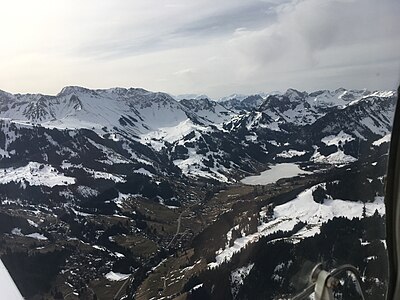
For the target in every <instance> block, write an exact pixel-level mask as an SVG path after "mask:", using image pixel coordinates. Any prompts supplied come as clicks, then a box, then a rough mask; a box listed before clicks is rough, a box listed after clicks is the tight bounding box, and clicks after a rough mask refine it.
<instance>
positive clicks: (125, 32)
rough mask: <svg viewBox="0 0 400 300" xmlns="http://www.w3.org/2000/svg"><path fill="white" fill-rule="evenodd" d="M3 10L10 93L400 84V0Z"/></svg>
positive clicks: (85, 4) (54, 5) (51, 4)
mask: <svg viewBox="0 0 400 300" xmlns="http://www.w3.org/2000/svg"><path fill="white" fill-rule="evenodd" d="M2 11H3V17H2V18H1V19H0V36H1V37H2V38H1V39H0V49H1V51H0V68H1V70H2V71H3V72H2V73H1V74H0V82H1V85H0V89H4V90H9V91H11V92H45V93H56V92H58V91H59V90H60V89H61V88H62V87H63V86H65V85H69V84H76V85H83V86H88V87H111V86H140V87H144V88H148V89H152V90H163V91H167V92H170V93H173V94H179V93H207V94H209V95H211V96H222V95H226V94H230V93H233V92H241V93H252V92H257V91H261V90H264V91H265V90H267V91H268V90H276V89H280V90H282V89H286V88H288V87H295V88H299V89H309V90H311V89H322V88H336V87H338V86H345V87H350V88H352V87H354V88H363V87H367V88H372V89H374V88H394V85H395V84H397V81H398V80H399V62H400V26H396V25H397V18H398V16H399V15H400V3H399V1H397V0H381V1H375V0H324V1H321V0H293V1H261V0H249V1H245V2H244V1H239V0H223V1H211V0H204V1H183V0H171V1H162V0H148V1H139V0H134V1H124V0H113V1H106V0H85V1H78V0H59V1H51V0H37V1H28V0H16V1H8V2H6V3H4V4H3V5H2Z"/></svg>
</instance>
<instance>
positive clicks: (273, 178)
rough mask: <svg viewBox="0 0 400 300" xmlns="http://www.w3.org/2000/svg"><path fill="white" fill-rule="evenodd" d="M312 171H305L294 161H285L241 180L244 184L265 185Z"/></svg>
mask: <svg viewBox="0 0 400 300" xmlns="http://www.w3.org/2000/svg"><path fill="white" fill-rule="evenodd" d="M311 173H312V172H309V171H304V170H302V169H300V168H299V166H298V165H296V164H294V163H283V164H277V165H271V166H270V169H269V170H265V171H264V172H261V174H260V175H255V176H248V177H245V178H243V179H242V180H241V182H242V183H244V184H249V185H264V184H269V183H274V182H277V181H278V180H279V179H281V178H290V177H294V176H297V175H300V174H311Z"/></svg>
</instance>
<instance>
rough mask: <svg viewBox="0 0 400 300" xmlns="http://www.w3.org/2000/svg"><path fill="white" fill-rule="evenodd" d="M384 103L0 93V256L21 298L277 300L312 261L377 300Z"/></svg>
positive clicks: (375, 96)
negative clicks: (358, 283)
mask: <svg viewBox="0 0 400 300" xmlns="http://www.w3.org/2000/svg"><path fill="white" fill-rule="evenodd" d="M395 97H396V95H395V93H394V92H392V91H367V90H346V89H342V88H341V89H337V90H335V91H327V90H324V91H317V92H312V93H307V92H300V91H296V90H294V89H288V90H287V91H286V92H285V93H281V94H278V93H274V94H263V95H249V96H248V97H244V98H241V99H236V98H234V97H232V98H229V97H226V98H224V99H220V100H219V101H214V100H211V99H208V98H207V97H204V98H200V99H183V100H181V99H179V101H178V100H176V99H174V98H173V97H171V96H169V95H168V94H165V93H157V92H150V91H146V90H143V89H134V88H131V89H123V88H113V89H106V90H89V89H86V88H81V87H66V88H64V89H63V90H62V91H61V92H60V93H59V94H58V95H55V96H49V95H39V94H38V95H32V94H24V95H22V94H16V95H13V94H10V93H6V92H0V126H1V129H2V130H1V133H0V155H1V159H0V174H1V178H0V200H1V205H0V231H1V235H0V257H1V260H2V262H3V263H4V265H5V266H6V267H7V268H8V270H9V272H10V274H11V276H12V277H13V279H14V281H15V282H16V285H17V286H18V288H19V289H20V291H21V293H22V294H23V295H24V296H25V297H26V298H27V299H257V298H263V299H282V298H283V299H287V298H289V297H290V296H293V295H294V294H296V292H299V291H301V290H302V288H304V282H303V283H302V282H301V281H302V279H303V278H306V277H307V276H306V275H304V274H305V272H306V271H305V269H307V268H308V266H309V265H310V264H315V263H317V262H319V261H324V262H325V263H326V264H327V266H329V267H334V266H336V265H337V264H338V263H351V264H354V265H356V266H357V267H359V268H360V269H361V270H362V271H363V274H365V275H364V279H365V284H366V285H367V286H368V288H367V291H368V295H369V298H368V299H380V297H381V296H382V293H381V292H382V290H384V287H385V282H386V275H385V274H383V273H384V272H383V273H382V271H381V269H382V268H383V267H384V263H383V262H384V261H385V244H384V204H383V200H382V197H383V187H384V176H385V172H386V163H387V152H388V145H389V141H390V132H391V126H392V125H391V124H392V123H391V122H392V118H393V112H394V105H395ZM349 228H352V229H351V230H350V229H349ZM338 241H340V242H338ZM346 248H349V249H351V250H352V252H348V251H346V250H345V249H346ZM354 249H356V250H354ZM354 253H356V254H357V255H354ZM374 253H375V254H374ZM376 253H379V255H376ZM303 273H304V274H303ZM301 274H303V275H301Z"/></svg>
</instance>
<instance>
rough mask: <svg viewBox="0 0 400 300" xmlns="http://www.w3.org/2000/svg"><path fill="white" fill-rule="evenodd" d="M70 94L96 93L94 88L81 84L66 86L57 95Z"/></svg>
mask: <svg viewBox="0 0 400 300" xmlns="http://www.w3.org/2000/svg"><path fill="white" fill-rule="evenodd" d="M71 94H91V95H94V94H97V93H96V92H95V91H94V90H91V89H88V88H85V87H81V86H66V87H64V88H62V90H61V91H60V92H59V93H58V94H57V96H67V95H71Z"/></svg>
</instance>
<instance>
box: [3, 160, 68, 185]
mask: <svg viewBox="0 0 400 300" xmlns="http://www.w3.org/2000/svg"><path fill="white" fill-rule="evenodd" d="M12 181H14V182H19V183H21V184H22V186H24V184H25V182H28V183H29V184H30V185H44V186H48V187H53V186H56V185H69V184H74V183H75V178H72V177H67V176H64V174H62V173H60V172H58V171H57V170H56V169H55V168H53V167H52V166H49V165H46V164H40V163H37V162H33V161H32V162H29V163H28V164H27V165H26V166H24V167H19V168H13V167H11V168H7V169H0V184H7V183H9V182H12Z"/></svg>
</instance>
